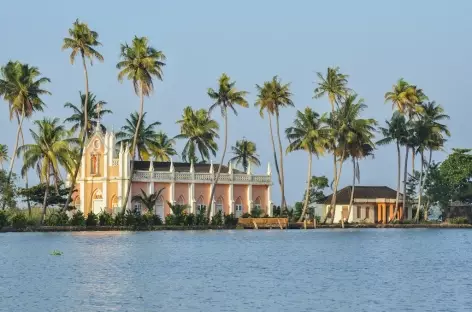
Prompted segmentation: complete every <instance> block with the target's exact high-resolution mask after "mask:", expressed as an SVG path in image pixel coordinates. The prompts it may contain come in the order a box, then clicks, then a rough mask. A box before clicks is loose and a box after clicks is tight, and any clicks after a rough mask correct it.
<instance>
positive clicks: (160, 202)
mask: <svg viewBox="0 0 472 312" xmlns="http://www.w3.org/2000/svg"><path fill="white" fill-rule="evenodd" d="M154 214H156V215H158V216H160V217H161V219H163V218H164V197H163V196H162V195H161V196H159V198H158V199H157V201H156V206H155V207H154Z"/></svg>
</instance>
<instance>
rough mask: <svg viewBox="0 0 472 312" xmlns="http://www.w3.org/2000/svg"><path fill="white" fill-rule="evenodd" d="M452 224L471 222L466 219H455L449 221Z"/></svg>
mask: <svg viewBox="0 0 472 312" xmlns="http://www.w3.org/2000/svg"><path fill="white" fill-rule="evenodd" d="M447 222H448V223H450V224H468V223H469V220H468V219H467V218H466V217H455V218H449V219H447Z"/></svg>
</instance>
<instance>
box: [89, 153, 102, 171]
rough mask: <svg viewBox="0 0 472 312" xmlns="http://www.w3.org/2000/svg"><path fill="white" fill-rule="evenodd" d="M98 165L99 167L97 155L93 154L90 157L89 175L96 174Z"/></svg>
mask: <svg viewBox="0 0 472 312" xmlns="http://www.w3.org/2000/svg"><path fill="white" fill-rule="evenodd" d="M99 165H100V157H99V155H97V154H93V155H92V156H90V174H91V175H97V174H98V168H99Z"/></svg>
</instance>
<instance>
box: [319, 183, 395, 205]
mask: <svg viewBox="0 0 472 312" xmlns="http://www.w3.org/2000/svg"><path fill="white" fill-rule="evenodd" d="M351 189H352V186H346V187H345V188H343V189H341V190H339V191H338V193H337V195H336V204H339V205H345V204H349V202H350V199H351ZM332 197H333V194H331V195H329V196H327V197H326V198H325V200H324V203H325V204H330V203H331V198H332ZM402 197H403V195H402V193H400V200H401V199H402ZM356 198H362V199H377V198H385V199H394V200H395V199H396V198H397V191H396V190H394V189H392V188H390V187H388V186H357V185H356V186H355V187H354V199H356Z"/></svg>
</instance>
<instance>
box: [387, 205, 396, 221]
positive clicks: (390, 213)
mask: <svg viewBox="0 0 472 312" xmlns="http://www.w3.org/2000/svg"><path fill="white" fill-rule="evenodd" d="M389 210H390V211H389V218H388V220H389V221H390V220H393V219H394V217H395V216H394V215H393V214H394V213H395V207H394V206H393V204H390V209H389Z"/></svg>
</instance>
